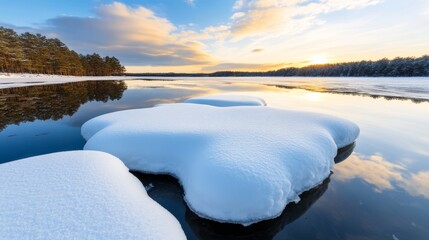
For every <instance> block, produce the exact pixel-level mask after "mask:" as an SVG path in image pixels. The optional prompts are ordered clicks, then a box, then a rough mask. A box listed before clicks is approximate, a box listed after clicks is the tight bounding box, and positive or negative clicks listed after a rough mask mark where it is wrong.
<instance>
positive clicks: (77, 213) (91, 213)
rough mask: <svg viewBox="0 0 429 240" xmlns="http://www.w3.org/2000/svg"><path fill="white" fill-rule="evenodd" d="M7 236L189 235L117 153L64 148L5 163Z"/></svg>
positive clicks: (1, 176)
mask: <svg viewBox="0 0 429 240" xmlns="http://www.w3.org/2000/svg"><path fill="white" fill-rule="evenodd" d="M0 196H1V197H0V238H1V239H185V238H186V237H185V235H184V233H183V231H182V229H181V227H180V224H179V223H178V221H177V220H176V219H175V218H174V217H173V216H172V215H171V214H170V213H169V212H168V211H167V210H165V209H164V208H162V207H161V206H160V205H158V204H157V203H156V202H154V201H153V200H152V199H151V198H149V196H148V195H147V194H146V191H145V190H144V187H143V185H142V184H141V182H140V181H139V180H138V179H137V178H135V177H134V176H133V175H132V174H130V173H129V172H128V169H127V168H126V167H125V166H124V164H123V163H122V162H121V161H120V160H119V159H117V158H116V157H114V156H112V155H110V154H107V153H102V152H95V151H73V152H60V153H54V154H48V155H42V156H37V157H31V158H26V159H22V160H18V161H14V162H8V163H4V164H0Z"/></svg>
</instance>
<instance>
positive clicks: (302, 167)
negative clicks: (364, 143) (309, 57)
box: [82, 103, 359, 225]
mask: <svg viewBox="0 0 429 240" xmlns="http://www.w3.org/2000/svg"><path fill="white" fill-rule="evenodd" d="M358 134H359V128H358V127H357V126H356V125H355V124H354V123H352V122H349V121H347V120H343V119H339V118H334V117H330V116H327V115H322V114H315V113H309V112H297V111H286V110H281V109H275V108H270V107H258V106H253V107H245V106H243V107H232V108H222V107H213V106H207V105H199V104H188V103H178V104H167V105H162V107H154V108H147V109H135V110H127V111H121V112H115V113H110V114H106V115H102V116H99V117H96V118H94V119H91V120H89V121H88V122H86V123H85V124H84V125H83V127H82V135H83V136H84V137H85V138H86V139H87V140H88V142H87V143H86V145H85V149H92V150H101V151H105V152H108V153H111V154H113V155H115V156H117V157H118V158H120V159H122V160H123V161H124V163H125V164H126V165H127V166H128V167H129V168H130V169H133V170H137V171H142V172H151V173H168V174H171V175H174V176H176V177H177V178H178V179H179V180H180V182H181V184H182V185H183V188H184V191H185V196H184V198H185V200H186V202H187V204H188V206H189V207H190V208H191V209H192V210H193V211H194V212H195V213H196V214H198V215H199V216H201V217H204V218H208V219H212V220H216V221H219V222H228V223H240V224H242V225H249V224H252V223H255V222H258V221H261V220H265V219H271V218H275V217H276V216H278V215H280V214H281V213H282V211H283V209H284V208H285V206H286V204H287V203H289V202H292V201H299V196H298V195H299V194H301V193H302V192H304V191H306V190H309V189H311V188H313V187H315V186H317V185H318V184H320V183H322V181H323V180H324V179H325V178H327V177H328V176H329V174H330V170H331V168H332V166H333V164H334V161H333V159H334V157H335V155H336V153H337V149H338V148H341V147H344V146H347V145H349V144H351V143H353V142H354V141H355V139H356V138H357V136H358Z"/></svg>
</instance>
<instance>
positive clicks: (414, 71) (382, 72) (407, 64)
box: [128, 55, 429, 77]
mask: <svg viewBox="0 0 429 240" xmlns="http://www.w3.org/2000/svg"><path fill="white" fill-rule="evenodd" d="M128 75H133V76H168V77H179V76H180V77H271V76H275V77H292V76H302V77H425V76H429V56H428V55H425V56H422V57H418V58H415V57H407V58H400V57H397V58H395V59H392V60H389V59H387V58H383V59H381V60H378V61H359V62H346V63H334V64H320V65H310V66H306V67H301V68H296V67H291V68H282V69H278V70H274V71H267V72H256V71H255V72H240V71H221V72H214V73H195V74H194V73H142V74H128Z"/></svg>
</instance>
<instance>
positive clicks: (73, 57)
mask: <svg viewBox="0 0 429 240" xmlns="http://www.w3.org/2000/svg"><path fill="white" fill-rule="evenodd" d="M0 72H8V73H38V74H58V75H76V76H81V75H85V76H109V75H120V74H123V73H124V72H125V68H124V66H122V65H121V63H120V61H119V60H118V59H117V58H116V57H109V56H106V57H101V56H100V55H99V54H97V53H93V54H88V55H82V54H78V53H76V52H75V51H73V50H70V49H69V48H68V47H67V46H66V45H65V44H64V43H63V42H61V41H60V40H59V39H58V38H47V37H45V36H43V35H41V34H32V33H29V32H26V33H23V34H20V35H19V34H17V33H16V32H15V31H14V30H13V29H9V28H4V27H1V26H0Z"/></svg>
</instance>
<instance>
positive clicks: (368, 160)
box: [333, 154, 429, 199]
mask: <svg viewBox="0 0 429 240" xmlns="http://www.w3.org/2000/svg"><path fill="white" fill-rule="evenodd" d="M333 176H334V178H335V179H338V180H340V181H349V180H352V179H357V178H359V179H362V180H363V181H365V182H367V183H368V184H371V185H373V186H374V189H375V191H378V192H382V191H383V190H392V189H395V188H396V187H399V188H402V189H403V190H405V191H406V192H408V193H409V194H411V195H412V196H422V197H425V198H428V199H429V171H420V172H418V173H413V174H408V173H407V169H406V168H405V167H404V166H402V165H399V164H396V163H392V162H389V161H387V160H386V159H384V158H383V156H381V155H377V154H376V155H372V156H369V157H365V156H361V155H359V154H354V155H352V156H351V157H350V158H348V159H347V161H345V162H344V163H342V164H338V165H335V167H334V175H333Z"/></svg>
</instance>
